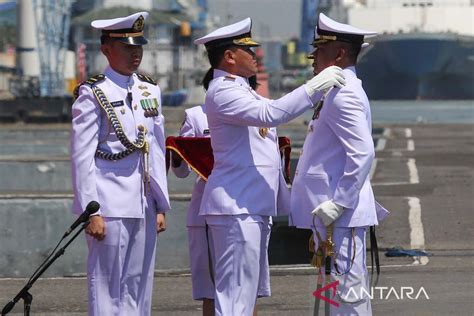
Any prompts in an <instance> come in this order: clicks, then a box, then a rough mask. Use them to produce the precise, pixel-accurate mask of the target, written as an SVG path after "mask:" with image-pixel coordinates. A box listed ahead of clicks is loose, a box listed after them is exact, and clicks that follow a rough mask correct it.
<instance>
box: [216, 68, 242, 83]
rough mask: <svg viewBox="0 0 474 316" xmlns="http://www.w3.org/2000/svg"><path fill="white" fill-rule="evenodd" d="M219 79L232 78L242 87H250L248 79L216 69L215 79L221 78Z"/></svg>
mask: <svg viewBox="0 0 474 316" xmlns="http://www.w3.org/2000/svg"><path fill="white" fill-rule="evenodd" d="M219 77H230V78H234V79H235V80H234V81H235V82H237V83H239V84H241V85H244V86H246V87H249V86H250V85H249V81H248V79H247V78H244V77H240V76H237V75H233V74H231V73H228V72H226V71H224V70H220V69H214V79H216V78H219Z"/></svg>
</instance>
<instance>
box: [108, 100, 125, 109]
mask: <svg viewBox="0 0 474 316" xmlns="http://www.w3.org/2000/svg"><path fill="white" fill-rule="evenodd" d="M110 104H112V106H113V107H114V108H116V107H118V106H122V105H124V104H125V103H124V102H123V100H120V101H114V102H110Z"/></svg>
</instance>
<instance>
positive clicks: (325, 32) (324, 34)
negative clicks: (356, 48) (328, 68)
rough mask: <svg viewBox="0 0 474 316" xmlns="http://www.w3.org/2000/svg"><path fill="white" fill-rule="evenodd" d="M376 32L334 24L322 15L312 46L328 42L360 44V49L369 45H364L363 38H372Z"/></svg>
mask: <svg viewBox="0 0 474 316" xmlns="http://www.w3.org/2000/svg"><path fill="white" fill-rule="evenodd" d="M374 35H377V32H374V31H367V30H363V29H359V28H357V27H354V26H352V25H349V24H344V23H339V22H336V21H334V20H332V19H330V18H329V17H327V16H326V15H324V13H320V14H319V19H318V24H317V26H316V28H315V32H314V42H313V45H314V46H316V45H318V44H322V43H326V42H328V41H341V42H349V43H360V45H361V46H362V47H365V46H367V45H369V44H368V43H364V37H365V36H374Z"/></svg>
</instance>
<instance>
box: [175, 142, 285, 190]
mask: <svg viewBox="0 0 474 316" xmlns="http://www.w3.org/2000/svg"><path fill="white" fill-rule="evenodd" d="M278 144H279V146H280V153H281V155H282V157H284V158H285V170H284V171H285V172H284V176H285V179H286V181H287V182H288V181H289V179H290V154H291V142H290V139H289V138H288V137H284V136H283V137H278ZM171 151H173V152H175V153H176V154H178V155H179V156H180V157H181V158H182V159H183V160H184V161H185V162H186V163H187V164H188V165H189V166H190V167H191V169H193V170H194V171H195V172H196V173H197V174H198V175H199V176H200V177H201V178H203V179H204V180H206V181H207V178H208V177H209V175H210V174H211V171H212V167H213V166H214V155H213V153H212V147H211V139H210V138H209V137H182V136H169V137H168V138H166V170H167V171H168V169H169V167H170V160H171Z"/></svg>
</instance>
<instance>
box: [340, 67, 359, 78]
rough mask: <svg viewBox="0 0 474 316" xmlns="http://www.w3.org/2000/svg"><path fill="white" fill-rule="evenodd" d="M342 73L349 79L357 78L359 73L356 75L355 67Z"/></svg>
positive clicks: (345, 69)
mask: <svg viewBox="0 0 474 316" xmlns="http://www.w3.org/2000/svg"><path fill="white" fill-rule="evenodd" d="M342 72H343V73H344V76H346V78H347V77H355V78H357V73H356V69H355V66H349V67H347V68H344V69H343V70H342Z"/></svg>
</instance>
